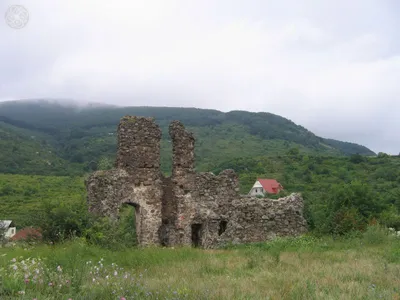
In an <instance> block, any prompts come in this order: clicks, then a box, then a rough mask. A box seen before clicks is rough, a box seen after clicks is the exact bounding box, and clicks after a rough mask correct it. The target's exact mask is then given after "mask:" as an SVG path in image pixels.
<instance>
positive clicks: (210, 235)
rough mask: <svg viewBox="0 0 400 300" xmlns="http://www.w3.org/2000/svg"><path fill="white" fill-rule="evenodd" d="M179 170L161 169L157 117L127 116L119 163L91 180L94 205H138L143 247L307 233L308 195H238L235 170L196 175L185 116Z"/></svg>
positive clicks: (109, 212) (105, 210)
mask: <svg viewBox="0 0 400 300" xmlns="http://www.w3.org/2000/svg"><path fill="white" fill-rule="evenodd" d="M169 134H170V136H171V139H172V145H173V149H172V150H173V164H172V175H171V176H170V177H164V176H163V175H162V173H161V171H160V142H161V130H160V128H159V126H158V125H157V124H156V123H155V121H154V119H153V118H146V117H136V116H125V117H123V118H122V119H121V121H120V124H119V126H118V153H117V159H116V163H115V169H113V170H107V171H97V172H95V173H93V174H92V175H91V176H90V177H89V178H88V179H87V181H86V187H87V191H88V204H89V211H90V212H92V213H95V214H99V215H102V216H108V217H111V218H113V219H115V220H117V219H118V214H119V209H120V207H121V205H123V204H130V205H133V206H134V207H135V211H136V232H137V239H138V242H139V244H140V245H143V246H147V245H162V246H175V245H186V246H188V245H192V246H197V247H203V248H214V247H218V246H222V245H225V244H227V243H236V244H237V243H250V242H260V241H265V240H270V239H273V238H274V237H276V236H288V235H292V236H295V235H299V234H302V233H304V232H306V230H307V227H306V221H305V219H304V218H303V199H302V198H301V196H300V195H299V194H292V195H290V196H288V197H285V198H281V199H279V200H271V199H262V198H255V197H248V196H241V195H239V181H238V177H237V175H236V173H235V172H234V171H233V170H225V171H222V172H221V173H220V174H219V175H214V174H213V173H196V172H195V161H194V143H195V139H194V137H193V134H192V133H190V132H188V131H186V130H185V128H184V126H183V125H182V124H181V123H180V122H179V121H173V122H172V123H171V124H170V126H169Z"/></svg>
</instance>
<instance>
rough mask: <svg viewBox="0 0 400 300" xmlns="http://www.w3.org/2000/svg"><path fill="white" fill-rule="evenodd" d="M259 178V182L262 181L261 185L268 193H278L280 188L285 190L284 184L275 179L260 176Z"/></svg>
mask: <svg viewBox="0 0 400 300" xmlns="http://www.w3.org/2000/svg"><path fill="white" fill-rule="evenodd" d="M257 180H258V182H260V184H261V186H262V187H263V189H264V190H265V191H266V192H267V193H270V194H277V193H279V191H280V190H283V187H282V185H281V184H280V183H279V182H278V181H276V180H275V179H262V178H258V179H257Z"/></svg>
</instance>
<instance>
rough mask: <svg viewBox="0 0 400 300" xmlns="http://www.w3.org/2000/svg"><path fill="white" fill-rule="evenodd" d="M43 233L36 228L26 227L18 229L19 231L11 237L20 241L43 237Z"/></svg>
mask: <svg viewBox="0 0 400 300" xmlns="http://www.w3.org/2000/svg"><path fill="white" fill-rule="evenodd" d="M41 238H42V234H41V233H40V231H39V230H38V229H36V228H30V227H26V228H23V229H21V230H18V231H17V233H16V234H15V235H14V236H13V237H12V238H11V240H12V241H20V240H26V239H41Z"/></svg>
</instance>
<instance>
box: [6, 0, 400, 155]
mask: <svg viewBox="0 0 400 300" xmlns="http://www.w3.org/2000/svg"><path fill="white" fill-rule="evenodd" d="M12 4H22V5H24V6H25V7H26V8H27V9H28V11H29V13H30V20H29V23H28V24H27V26H26V27H24V28H22V29H18V30H16V29H11V28H10V27H8V26H7V25H6V23H5V22H4V24H3V25H0V35H1V37H2V39H1V40H0V55H1V56H0V59H1V61H0V63H1V66H0V99H3V100H11V99H24V98H25V99H26V98H70V99H71V98H72V99H76V100H81V101H94V102H106V103H110V104H118V105H150V106H189V107H200V108H214V109H219V110H222V111H229V110H237V109H240V110H249V111H267V112H272V113H275V114H279V115H282V116H284V117H287V118H289V119H291V120H293V121H294V122H296V123H298V124H301V125H303V126H304V127H306V128H308V129H310V130H311V131H313V132H314V133H316V134H318V135H321V136H324V137H330V138H336V139H341V140H347V141H352V142H357V143H361V144H364V145H366V146H368V147H370V148H371V149H372V150H374V151H384V152H387V153H392V154H397V153H399V152H400V139H398V134H397V132H398V131H399V130H400V121H399V119H400V118H399V117H400V113H399V112H400V101H397V99H396V98H397V97H398V95H399V92H400V86H399V85H398V83H397V81H398V78H400V52H399V50H400V40H399V39H398V38H397V37H398V34H397V32H396V28H399V25H400V20H398V18H397V16H398V14H399V12H400V9H399V8H400V4H399V3H398V2H397V1H396V0H387V1H380V0H353V1H345V0H339V1H311V0H308V1H307V0H304V1H300V0H286V1H272V0H271V1H267V0H248V1H242V0H229V1H228V0H218V1H211V0H202V1H197V0H196V1H184V0H169V1H165V0H147V1H137V0H127V1H99V0H97V1H94V0H85V1H77V0H69V1H54V0H41V1H37V0H35V1H34V0H25V1H17V0H15V1H10V0H6V1H5V2H4V1H3V2H2V3H1V4H0V13H1V11H4V12H5V11H6V10H7V8H8V6H9V5H12Z"/></svg>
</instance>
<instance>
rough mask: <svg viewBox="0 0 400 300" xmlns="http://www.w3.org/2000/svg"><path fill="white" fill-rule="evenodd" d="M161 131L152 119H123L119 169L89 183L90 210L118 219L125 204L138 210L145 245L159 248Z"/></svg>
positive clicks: (95, 175)
mask: <svg viewBox="0 0 400 300" xmlns="http://www.w3.org/2000/svg"><path fill="white" fill-rule="evenodd" d="M160 141H161V130H160V128H159V127H158V126H157V125H156V124H155V122H154V119H153V118H144V117H130V116H127V117H124V118H122V119H121V122H120V124H119V126H118V153H117V159H116V163H115V166H116V169H114V170H108V171H98V172H95V173H93V174H92V175H91V176H90V177H89V178H88V180H87V183H86V186H87V190H88V202H89V211H91V212H93V213H97V214H100V215H104V216H110V217H112V218H114V219H116V218H117V216H118V213H119V209H120V207H121V205H122V204H129V205H132V206H134V207H135V211H136V232H137V239H138V242H139V243H140V244H142V245H152V244H156V245H158V244H159V242H160V238H159V231H160V227H161V222H162V197H163V186H162V175H161V172H160Z"/></svg>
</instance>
